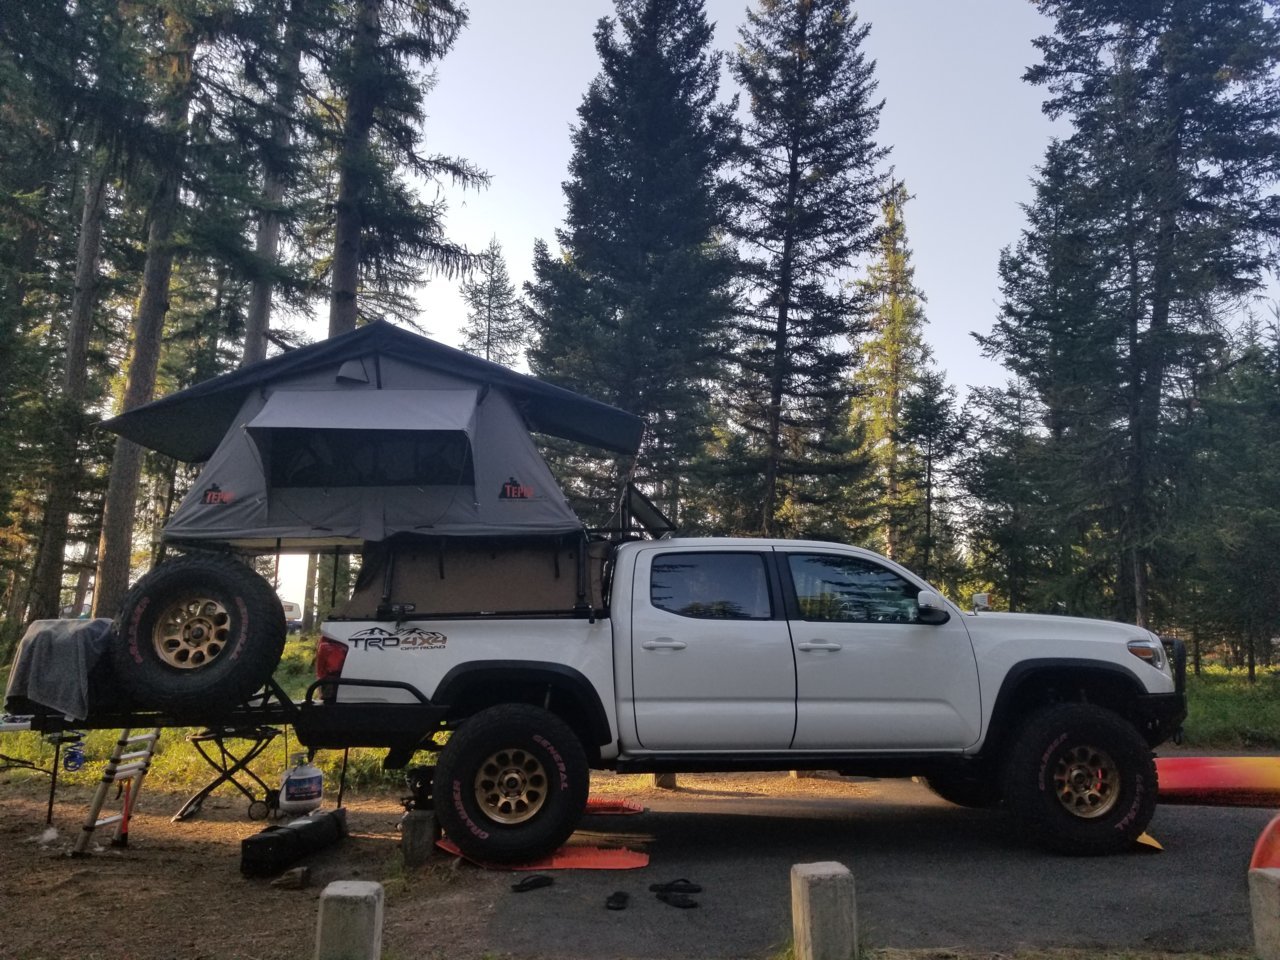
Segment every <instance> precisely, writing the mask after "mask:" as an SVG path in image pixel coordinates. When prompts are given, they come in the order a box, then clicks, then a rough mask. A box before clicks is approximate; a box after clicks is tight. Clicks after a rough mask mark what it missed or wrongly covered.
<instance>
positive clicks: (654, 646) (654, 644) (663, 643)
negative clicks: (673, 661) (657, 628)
mask: <svg viewBox="0 0 1280 960" xmlns="http://www.w3.org/2000/svg"><path fill="white" fill-rule="evenodd" d="M640 646H642V647H644V648H645V649H646V650H683V649H684V648H685V647H686V646H687V644H686V643H685V642H684V641H683V640H670V639H667V638H666V637H663V638H662V639H661V640H646V641H645V642H644V643H642V644H640Z"/></svg>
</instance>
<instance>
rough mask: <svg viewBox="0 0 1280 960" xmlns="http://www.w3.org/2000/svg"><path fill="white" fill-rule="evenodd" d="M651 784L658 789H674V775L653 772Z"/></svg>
mask: <svg viewBox="0 0 1280 960" xmlns="http://www.w3.org/2000/svg"><path fill="white" fill-rule="evenodd" d="M653 785H654V786H655V787H657V788H658V789H659V790H674V789H675V788H676V775H675V774H674V773H655V774H654V775H653Z"/></svg>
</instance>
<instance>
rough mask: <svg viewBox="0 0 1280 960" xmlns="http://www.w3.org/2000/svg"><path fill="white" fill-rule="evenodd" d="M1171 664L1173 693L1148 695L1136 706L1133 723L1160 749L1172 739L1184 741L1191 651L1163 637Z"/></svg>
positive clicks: (1175, 641) (1148, 741) (1177, 641)
mask: <svg viewBox="0 0 1280 960" xmlns="http://www.w3.org/2000/svg"><path fill="white" fill-rule="evenodd" d="M1160 640H1161V642H1162V643H1163V644H1164V649H1165V653H1166V654H1168V656H1169V664H1170V666H1172V667H1173V688H1174V692H1173V693H1148V694H1146V695H1144V696H1141V697H1139V698H1138V699H1137V701H1136V702H1135V703H1134V707H1133V718H1132V719H1133V722H1134V723H1135V724H1136V725H1137V727H1138V729H1139V730H1141V731H1142V734H1143V736H1145V737H1146V738H1147V743H1149V744H1150V745H1151V746H1153V747H1154V746H1157V745H1158V744H1161V743H1164V742H1165V741H1166V740H1169V739H1170V738H1172V739H1174V740H1181V739H1182V722H1183V721H1184V720H1186V719H1187V648H1186V646H1185V645H1184V644H1183V642H1182V641H1181V640H1178V639H1177V638H1174V637H1161V638H1160Z"/></svg>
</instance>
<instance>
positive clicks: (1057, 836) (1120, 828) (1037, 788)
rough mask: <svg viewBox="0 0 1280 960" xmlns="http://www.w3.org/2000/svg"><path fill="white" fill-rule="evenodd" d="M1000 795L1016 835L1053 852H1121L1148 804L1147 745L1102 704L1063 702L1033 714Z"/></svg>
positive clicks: (1142, 823)
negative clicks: (1018, 834)
mask: <svg viewBox="0 0 1280 960" xmlns="http://www.w3.org/2000/svg"><path fill="white" fill-rule="evenodd" d="M1004 781H1005V799H1006V801H1007V803H1008V806H1009V809H1010V811H1011V812H1012V814H1013V816H1014V819H1015V821H1016V822H1017V824H1018V827H1019V829H1020V830H1021V832H1022V833H1023V834H1024V835H1025V836H1026V837H1027V838H1028V839H1030V840H1032V841H1033V842H1035V843H1038V844H1039V845H1041V846H1043V847H1046V848H1048V849H1050V850H1053V851H1056V852H1058V853H1068V854H1078V855H1086V856H1087V855H1097V854H1106V853H1119V852H1121V851H1124V850H1127V849H1129V848H1130V847H1131V846H1132V845H1133V843H1134V841H1135V840H1137V838H1138V837H1140V836H1141V835H1142V833H1143V831H1144V830H1146V829H1147V824H1148V823H1150V822H1151V817H1152V815H1153V814H1154V813H1155V805H1156V792H1157V782H1156V766H1155V760H1154V759H1153V758H1152V755H1151V749H1150V748H1149V747H1148V746H1147V743H1146V741H1145V740H1143V739H1142V737H1141V736H1140V735H1139V734H1138V731H1137V730H1135V729H1134V728H1133V726H1132V725H1131V724H1129V723H1128V722H1126V721H1125V720H1124V719H1123V718H1122V717H1120V716H1119V715H1117V714H1115V713H1113V712H1112V711H1110V710H1107V709H1105V708H1103V707H1098V706H1094V705H1092V704H1082V703H1063V704H1055V705H1054V706H1051V707H1046V708H1045V709H1043V710H1041V711H1040V712H1039V713H1037V714H1034V715H1033V716H1032V717H1031V719H1030V721H1029V722H1028V723H1027V725H1026V727H1025V728H1024V730H1023V732H1022V735H1021V736H1020V737H1019V738H1018V740H1017V742H1016V743H1015V744H1014V746H1013V749H1012V751H1011V752H1010V754H1009V759H1008V763H1007V765H1006V767H1005V778H1004Z"/></svg>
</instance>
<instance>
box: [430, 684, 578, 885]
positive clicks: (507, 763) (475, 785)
mask: <svg viewBox="0 0 1280 960" xmlns="http://www.w3.org/2000/svg"><path fill="white" fill-rule="evenodd" d="M588 777H589V772H588V768H587V759H586V754H585V752H584V751H583V749H582V744H581V742H580V741H579V740H578V737H577V735H576V734H574V732H573V730H572V729H570V727H569V726H568V724H566V723H565V722H564V721H563V720H561V719H560V718H559V717H557V716H555V715H554V714H552V713H549V712H548V711H546V710H541V709H539V708H537V707H531V706H527V705H525V704H503V705H501V706H497V707H490V708H489V709H488V710H482V711H481V712H480V713H477V714H476V715H475V716H474V717H472V718H470V719H469V720H468V721H467V722H466V723H464V724H463V725H462V726H461V727H460V728H459V729H458V730H457V731H455V732H454V734H453V735H452V736H451V737H450V738H449V742H448V743H447V744H446V745H445V747H444V750H443V751H442V752H441V754H440V762H439V765H438V766H437V767H436V773H435V791H434V793H435V807H436V816H437V817H438V818H439V821H440V825H441V826H442V827H443V828H444V831H445V833H447V834H448V835H449V838H450V839H451V840H452V841H453V842H454V843H456V844H457V845H458V849H460V850H461V851H462V852H463V853H464V854H466V855H467V856H468V857H471V858H472V859H474V860H482V861H491V862H494V863H514V862H520V861H529V860H536V859H537V858H538V857H543V856H546V855H547V854H549V853H552V852H554V851H555V850H557V849H558V848H559V847H560V845H561V844H563V843H564V842H565V841H566V840H567V839H569V836H570V834H572V833H573V831H574V828H575V827H577V825H578V821H579V820H580V819H581V818H582V813H583V811H584V810H585V809H586V804H587V788H588Z"/></svg>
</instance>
